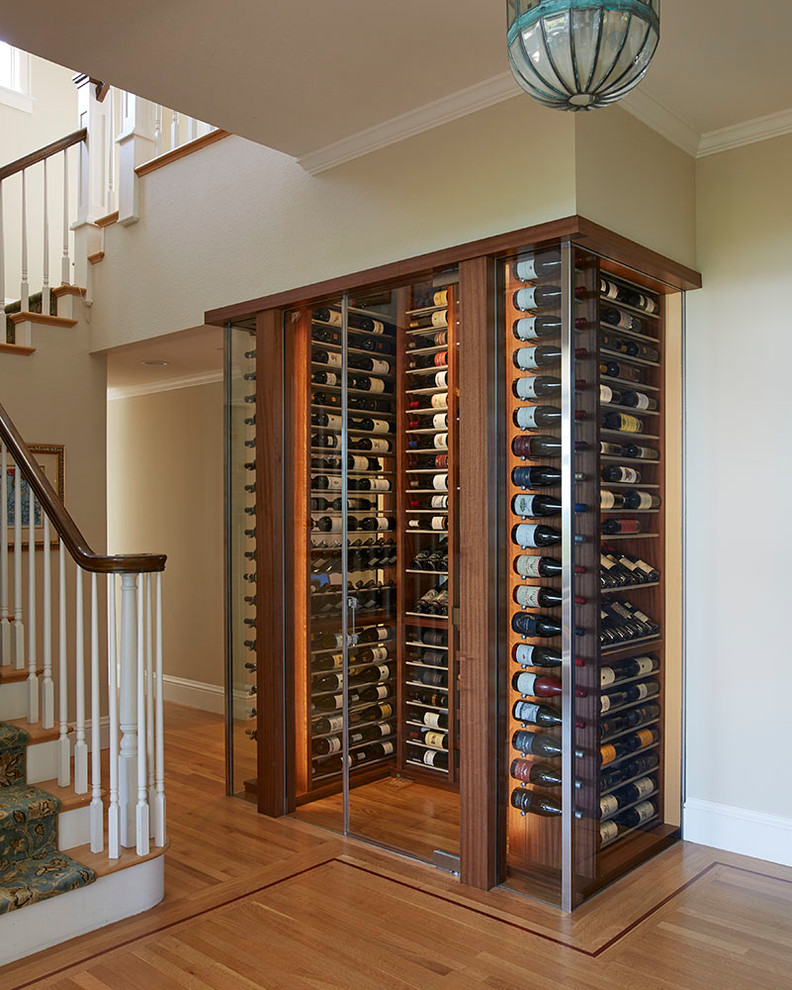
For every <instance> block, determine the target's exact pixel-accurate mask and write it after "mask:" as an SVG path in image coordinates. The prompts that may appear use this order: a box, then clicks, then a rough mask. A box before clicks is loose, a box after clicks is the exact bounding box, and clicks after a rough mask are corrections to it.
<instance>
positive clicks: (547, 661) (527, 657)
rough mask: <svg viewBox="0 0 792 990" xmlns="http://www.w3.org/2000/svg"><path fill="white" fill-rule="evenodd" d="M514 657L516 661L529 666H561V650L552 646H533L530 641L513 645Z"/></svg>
mask: <svg viewBox="0 0 792 990" xmlns="http://www.w3.org/2000/svg"><path fill="white" fill-rule="evenodd" d="M512 658H513V659H514V661H515V663H519V664H525V665H526V666H529V667H560V666H561V651H560V650H557V649H555V648H554V647H551V646H532V645H529V644H528V643H517V644H516V645H515V646H513V647H512Z"/></svg>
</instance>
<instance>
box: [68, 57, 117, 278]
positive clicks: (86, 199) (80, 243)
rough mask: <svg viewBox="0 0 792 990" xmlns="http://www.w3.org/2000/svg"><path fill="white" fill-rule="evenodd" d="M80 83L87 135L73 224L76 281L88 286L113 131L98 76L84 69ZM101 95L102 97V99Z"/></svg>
mask: <svg viewBox="0 0 792 990" xmlns="http://www.w3.org/2000/svg"><path fill="white" fill-rule="evenodd" d="M74 82H75V84H76V86H77V112H78V117H79V125H78V126H79V127H81V128H82V127H85V128H86V130H87V131H88V137H87V139H86V140H85V141H83V143H82V144H81V145H80V156H79V164H78V170H77V217H76V219H75V221H74V223H73V224H72V225H71V229H72V230H73V231H74V284H75V285H80V286H82V287H83V288H85V287H87V285H88V271H89V261H88V257H89V255H92V254H95V253H96V252H97V251H99V250H100V249H101V246H102V238H101V230H100V228H99V227H97V226H96V223H95V222H94V221H95V220H97V219H98V218H99V217H101V216H104V214H105V212H106V211H105V198H104V197H105V189H106V187H107V144H108V142H109V141H110V140H112V136H111V134H110V115H109V109H110V106H109V103H106V102H103V100H104V96H103V95H102V91H101V90H100V91H99V93H97V89H98V87H97V84H96V80H95V79H91V78H90V76H87V75H85V73H83V72H81V73H80V74H79V75H76V76H75V77H74ZM100 96H101V98H102V99H101V100H100Z"/></svg>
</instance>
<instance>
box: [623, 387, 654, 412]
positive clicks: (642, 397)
mask: <svg viewBox="0 0 792 990" xmlns="http://www.w3.org/2000/svg"><path fill="white" fill-rule="evenodd" d="M620 405H622V406H630V407H632V408H635V409H639V410H640V411H641V412H645V411H652V410H655V409H657V400H656V399H653V398H652V397H651V396H650V395H647V394H646V393H645V392H635V391H631V390H627V389H625V390H624V391H623V392H622V393H621V402H620Z"/></svg>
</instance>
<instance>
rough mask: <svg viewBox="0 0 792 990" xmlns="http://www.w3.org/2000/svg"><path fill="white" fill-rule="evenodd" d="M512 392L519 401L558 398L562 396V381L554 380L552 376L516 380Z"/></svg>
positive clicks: (534, 376) (532, 376)
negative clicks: (548, 397)
mask: <svg viewBox="0 0 792 990" xmlns="http://www.w3.org/2000/svg"><path fill="white" fill-rule="evenodd" d="M512 392H513V393H514V395H515V397H516V398H518V399H543V398H545V397H547V396H550V397H553V398H556V397H558V396H560V394H561V379H560V378H553V377H552V376H551V375H529V376H527V377H525V378H515V379H514V381H513V382H512Z"/></svg>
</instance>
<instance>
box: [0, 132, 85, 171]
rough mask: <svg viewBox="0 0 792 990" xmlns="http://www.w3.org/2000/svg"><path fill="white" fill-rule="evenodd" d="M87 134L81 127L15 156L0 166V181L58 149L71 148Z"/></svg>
mask: <svg viewBox="0 0 792 990" xmlns="http://www.w3.org/2000/svg"><path fill="white" fill-rule="evenodd" d="M87 136H88V131H87V130H86V128H85V127H83V128H81V129H80V130H79V131H74V132H73V133H72V134H67V135H66V137H62V138H58V140H57V141H53V142H52V143H51V144H45V145H44V147H43V148H39V149H38V151H31V152H30V154H29V155H23V156H22V158H17V160H16V161H15V162H10V163H9V164H8V165H3V167H2V168H0V182H2V181H3V179H7V178H8V177H9V176H11V175H16V173H17V172H21V171H23V169H26V168H30V166H31V165H36V164H38V162H43V161H44V159H45V158H51V157H52V155H57V154H58V152H59V151H65V150H66V149H67V148H71V146H72V145H73V144H79V143H80V142H81V141H84V140H85V139H86V137H87Z"/></svg>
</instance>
